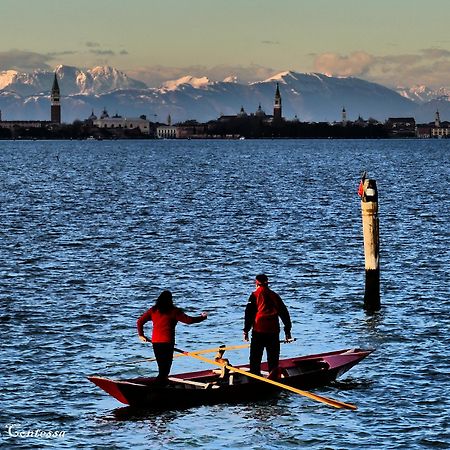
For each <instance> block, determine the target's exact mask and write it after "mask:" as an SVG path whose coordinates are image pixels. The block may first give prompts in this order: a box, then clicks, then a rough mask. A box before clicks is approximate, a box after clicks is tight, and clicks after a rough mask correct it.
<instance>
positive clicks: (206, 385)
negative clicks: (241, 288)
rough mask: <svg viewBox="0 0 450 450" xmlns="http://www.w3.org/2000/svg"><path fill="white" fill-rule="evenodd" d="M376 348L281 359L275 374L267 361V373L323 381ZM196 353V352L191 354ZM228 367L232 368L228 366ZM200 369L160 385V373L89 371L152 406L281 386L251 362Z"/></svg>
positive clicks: (292, 380)
mask: <svg viewBox="0 0 450 450" xmlns="http://www.w3.org/2000/svg"><path fill="white" fill-rule="evenodd" d="M372 351H373V350H371V349H344V350H338V351H334V352H328V353H320V354H316V355H308V356H300V357H296V358H289V359H282V360H280V363H279V370H278V372H277V374H276V376H275V375H274V374H270V375H269V374H268V373H267V372H266V371H267V363H263V364H262V365H261V369H262V373H263V375H265V376H269V379H270V378H272V379H276V381H277V382H279V383H282V384H283V385H287V386H291V387H294V388H297V389H310V388H313V387H318V386H324V385H327V384H329V383H330V382H332V381H334V380H336V379H337V378H338V377H339V376H341V375H342V374H343V373H345V372H347V371H348V370H349V369H351V368H352V367H353V366H354V365H355V364H358V363H359V362H360V361H361V360H362V359H364V358H365V357H366V356H368V355H369V354H370V353H371V352H372ZM191 356H193V355H191ZM226 367H228V369H227V368H226ZM226 367H224V368H222V369H212V370H211V369H210V370H203V371H198V372H189V373H181V374H177V375H174V376H171V377H169V380H168V383H167V384H165V385H161V384H159V383H158V381H157V380H156V378H154V377H153V378H152V377H149V378H143V377H140V378H132V379H126V380H112V379H109V378H105V377H99V376H90V377H88V379H89V380H90V381H92V382H93V383H94V384H96V385H97V386H98V387H100V388H101V389H103V390H104V391H106V392H107V393H108V394H110V395H111V396H113V397H114V398H115V399H117V400H118V401H119V402H122V403H124V404H125V405H130V406H137V407H144V408H150V409H165V408H176V407H186V406H193V405H199V404H216V403H234V402H240V401H245V400H255V399H261V398H267V397H270V396H273V395H274V394H276V393H277V392H279V391H280V387H277V386H274V385H272V384H268V383H264V382H262V381H255V380H254V379H253V378H250V377H248V376H246V375H244V374H243V373H241V372H242V371H248V365H240V366H236V369H239V371H240V372H237V373H236V372H233V370H232V366H231V368H230V366H226Z"/></svg>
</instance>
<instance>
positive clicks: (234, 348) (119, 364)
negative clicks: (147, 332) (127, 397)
mask: <svg viewBox="0 0 450 450" xmlns="http://www.w3.org/2000/svg"><path fill="white" fill-rule="evenodd" d="M296 340H297V339H296V338H294V339H291V340H290V341H280V343H281V344H289V343H291V342H295V341H296ZM249 345H250V344H242V345H230V346H226V347H214V348H207V349H204V350H196V351H193V352H190V353H195V354H197V355H201V354H202V353H214V352H218V351H219V350H223V351H226V350H239V349H242V348H248V347H249ZM181 356H186V355H183V354H182V353H180V354H178V355H173V357H174V358H180V357H181ZM155 361H156V358H141V359H133V360H131V361H125V362H118V363H111V364H107V365H106V367H113V366H127V365H132V364H137V363H143V362H155Z"/></svg>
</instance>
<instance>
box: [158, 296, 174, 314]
mask: <svg viewBox="0 0 450 450" xmlns="http://www.w3.org/2000/svg"><path fill="white" fill-rule="evenodd" d="M172 308H173V301H172V292H170V291H162V292H161V294H159V297H158V298H157V299H156V303H155V309H156V310H157V311H159V312H160V313H162V314H166V313H168V312H169V311H170V310H171V309H172Z"/></svg>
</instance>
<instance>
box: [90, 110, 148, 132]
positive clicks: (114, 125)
mask: <svg viewBox="0 0 450 450" xmlns="http://www.w3.org/2000/svg"><path fill="white" fill-rule="evenodd" d="M92 124H93V125H94V126H95V127H98V128H105V129H110V130H111V129H116V130H133V129H139V130H140V131H141V133H142V134H150V121H149V120H147V118H146V117H145V116H140V117H122V116H119V115H118V114H115V115H114V116H112V117H109V114H108V111H106V108H105V109H103V111H102V114H101V116H100V119H94V120H92Z"/></svg>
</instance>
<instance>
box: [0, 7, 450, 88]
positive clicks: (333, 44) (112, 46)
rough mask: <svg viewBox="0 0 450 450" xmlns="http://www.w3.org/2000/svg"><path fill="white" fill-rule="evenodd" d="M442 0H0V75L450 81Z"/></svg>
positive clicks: (449, 14) (449, 40)
mask: <svg viewBox="0 0 450 450" xmlns="http://www.w3.org/2000/svg"><path fill="white" fill-rule="evenodd" d="M449 19H450V1H448V0H428V1H427V2H425V1H423V0H377V1H366V0H278V1H273V0H271V1H268V0H226V1H223V0H221V1H219V0H127V1H123V0H120V1H119V0H95V1H92V0H89V1H88V0H78V1H75V2H72V1H68V0H39V1H36V0H22V1H17V0H1V27H0V71H1V70H6V69H10V68H17V69H22V70H31V69H32V68H38V67H41V68H49V67H50V68H54V67H55V66H57V65H58V64H66V65H74V66H77V67H84V68H88V67H93V66H95V65H104V64H108V65H112V66H114V67H116V68H118V69H120V70H123V71H124V72H126V73H127V74H129V75H130V76H134V77H136V78H139V79H142V80H144V81H146V82H148V83H150V84H155V83H157V82H159V81H160V79H173V78H177V77H178V76H180V75H184V74H188V73H189V74H192V75H195V76H201V75H206V76H209V77H210V78H212V79H220V78H223V77H225V76H227V75H237V77H238V78H241V79H242V80H243V81H249V80H251V79H252V78H253V79H261V78H264V77H266V76H270V75H272V74H274V73H277V72H280V71H285V70H295V71H298V72H310V71H320V72H325V73H330V74H334V75H354V76H358V77H361V78H365V79H369V80H373V81H379V82H381V83H383V84H386V85H399V84H402V83H403V84H409V85H412V84H416V83H418V84H422V83H424V84H428V85H446V86H448V85H450V83H449V82H448V80H447V73H450V33H449V31H448V29H449Z"/></svg>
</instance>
